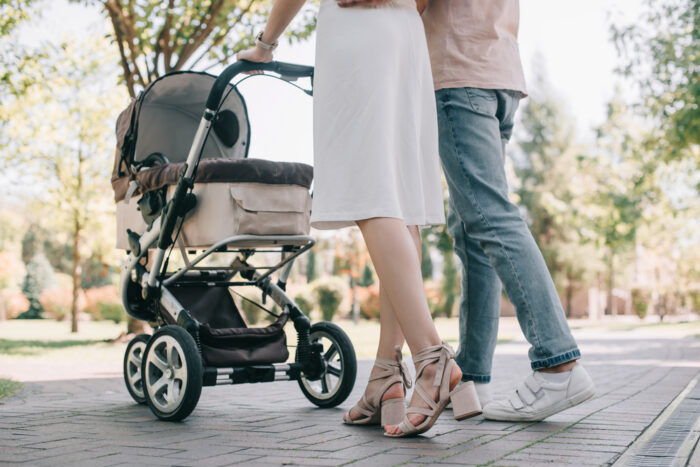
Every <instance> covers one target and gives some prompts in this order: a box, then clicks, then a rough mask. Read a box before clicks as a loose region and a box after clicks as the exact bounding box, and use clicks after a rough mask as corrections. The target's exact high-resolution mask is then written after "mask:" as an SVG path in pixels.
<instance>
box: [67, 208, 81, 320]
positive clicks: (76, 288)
mask: <svg viewBox="0 0 700 467" xmlns="http://www.w3.org/2000/svg"><path fill="white" fill-rule="evenodd" d="M74 222H75V223H74V228H73V271H72V276H73V300H72V301H71V304H70V316H71V326H70V331H71V332H78V292H80V275H81V270H80V231H81V229H82V227H81V225H80V221H79V220H78V219H75V221H74Z"/></svg>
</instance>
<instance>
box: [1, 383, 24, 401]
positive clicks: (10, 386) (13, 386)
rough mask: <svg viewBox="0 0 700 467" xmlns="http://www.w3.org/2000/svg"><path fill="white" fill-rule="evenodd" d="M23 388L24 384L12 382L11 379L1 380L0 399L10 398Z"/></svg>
mask: <svg viewBox="0 0 700 467" xmlns="http://www.w3.org/2000/svg"><path fill="white" fill-rule="evenodd" d="M21 388H22V383H18V382H17V381H12V380H11V379H4V378H0V399H2V398H3V397H9V396H11V395H12V394H14V393H16V392H17V391H19V390H20V389H21Z"/></svg>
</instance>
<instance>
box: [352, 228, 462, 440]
mask: <svg viewBox="0 0 700 467" xmlns="http://www.w3.org/2000/svg"><path fill="white" fill-rule="evenodd" d="M357 225H359V227H360V230H361V231H362V235H363V237H364V239H365V243H366V244H367V249H368V250H369V254H370V256H371V258H372V263H373V264H374V267H375V269H376V271H377V275H378V276H379V280H380V283H381V284H382V285H383V286H384V288H385V290H386V293H387V295H388V298H389V301H390V302H391V305H392V308H393V310H394V314H395V316H396V320H397V321H398V323H399V325H400V326H401V330H402V332H403V335H404V337H405V338H406V342H407V343H408V347H409V349H410V350H411V353H412V354H415V353H417V352H418V351H420V350H421V349H424V348H425V347H429V346H433V345H439V344H440V343H441V341H440V337H439V336H438V333H437V329H435V324H434V323H433V320H432V317H431V316H430V309H429V308H428V301H427V298H426V296H425V289H424V285H423V278H422V277H421V274H420V260H419V254H417V253H416V244H417V242H418V241H420V238H416V237H417V235H416V234H417V229H415V230H414V231H413V232H411V231H407V230H406V228H405V225H404V222H403V221H402V220H400V219H393V218H372V219H365V220H362V221H358V222H357ZM382 324H383V323H382ZM434 375H435V368H434V365H429V366H428V367H427V368H426V369H425V371H424V372H423V376H422V378H421V381H417V382H416V384H421V386H423V388H424V389H425V390H426V392H427V393H428V394H431V395H432V397H433V398H434V399H436V398H437V397H438V391H439V389H438V388H436V387H433V386H432V384H431V382H432V380H433V377H434ZM461 377H462V375H461V371H460V370H459V368H458V367H457V366H454V367H453V370H452V374H451V375H450V380H451V381H452V382H453V384H457V382H458V381H459V380H460V379H461ZM411 405H412V406H423V407H425V406H426V404H425V403H424V402H423V401H422V400H421V398H420V396H418V395H417V392H414V397H413V398H412V399H411ZM424 418H425V417H424V416H422V415H412V416H410V417H409V420H410V422H411V423H412V424H413V425H418V424H420V423H421V422H422V421H423V419H424ZM395 431H397V430H396V429H395V428H394V429H393V430H392V432H395Z"/></svg>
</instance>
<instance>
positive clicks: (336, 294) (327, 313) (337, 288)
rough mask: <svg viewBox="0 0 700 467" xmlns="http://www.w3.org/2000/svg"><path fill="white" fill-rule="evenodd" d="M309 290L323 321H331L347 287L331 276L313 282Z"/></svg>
mask: <svg viewBox="0 0 700 467" xmlns="http://www.w3.org/2000/svg"><path fill="white" fill-rule="evenodd" d="M311 290H312V293H313V295H314V297H316V301H317V303H318V307H319V308H320V309H321V314H322V316H323V320H324V321H331V320H332V319H333V316H334V315H335V313H336V312H337V311H338V307H339V306H340V304H341V303H342V301H343V297H345V295H346V294H347V291H348V286H347V284H346V283H345V281H344V280H342V279H340V278H339V277H333V276H331V277H328V278H324V279H319V280H317V281H314V283H313V284H312V289H311Z"/></svg>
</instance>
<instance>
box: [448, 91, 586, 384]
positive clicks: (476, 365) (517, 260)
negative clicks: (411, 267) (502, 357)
mask: <svg viewBox="0 0 700 467" xmlns="http://www.w3.org/2000/svg"><path fill="white" fill-rule="evenodd" d="M435 95H436V99H437V110H438V124H439V131H440V159H441V161H442V167H443V170H444V172H445V177H446V179H447V185H448V187H449V191H450V204H449V212H448V217H447V226H448V229H449V232H450V234H452V236H453V238H454V241H455V251H456V252H457V256H458V257H459V258H460V260H461V262H462V295H461V299H460V310H459V326H460V343H459V350H458V352H457V363H458V364H459V366H460V367H461V369H462V372H463V373H464V377H463V379H465V380H473V381H475V382H484V383H485V382H488V381H490V379H491V365H492V361H493V352H494V350H495V347H496V341H497V337H498V318H499V315H500V302H501V281H502V283H503V286H504V287H505V290H506V293H507V294H508V297H509V298H510V300H511V302H512V303H513V305H515V309H516V313H517V316H518V321H519V323H520V327H521V328H522V330H523V333H524V334H525V337H526V338H527V340H528V341H529V342H530V344H532V347H531V348H530V351H529V356H530V361H531V365H532V368H533V369H534V370H537V369H542V368H548V367H551V366H555V365H558V364H560V363H564V362H568V361H571V360H575V359H577V358H579V357H580V356H581V353H580V351H579V349H578V347H577V346H576V341H575V340H574V338H573V336H572V335H571V331H570V330H569V326H568V324H567V323H566V317H565V316H564V310H563V309H562V306H561V301H560V299H559V295H558V294H557V291H556V289H555V287H554V283H553V282H552V278H551V276H550V274H549V271H548V270H547V265H546V264H545V262H544V258H543V257H542V254H541V253H540V250H539V249H538V247H537V244H536V243H535V240H534V239H533V238H532V234H531V233H530V230H529V229H528V226H527V224H526V223H525V221H524V220H523V219H522V217H521V216H520V211H519V209H518V207H517V206H516V205H514V204H513V203H512V202H510V200H509V199H508V184H507V182H506V173H505V167H504V162H505V145H506V142H507V141H508V139H509V138H510V136H511V134H512V132H513V117H514V115H515V110H516V109H517V107H518V103H519V100H520V93H519V92H515V91H505V90H490V89H476V88H452V89H441V90H439V91H436V93H435Z"/></svg>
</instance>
